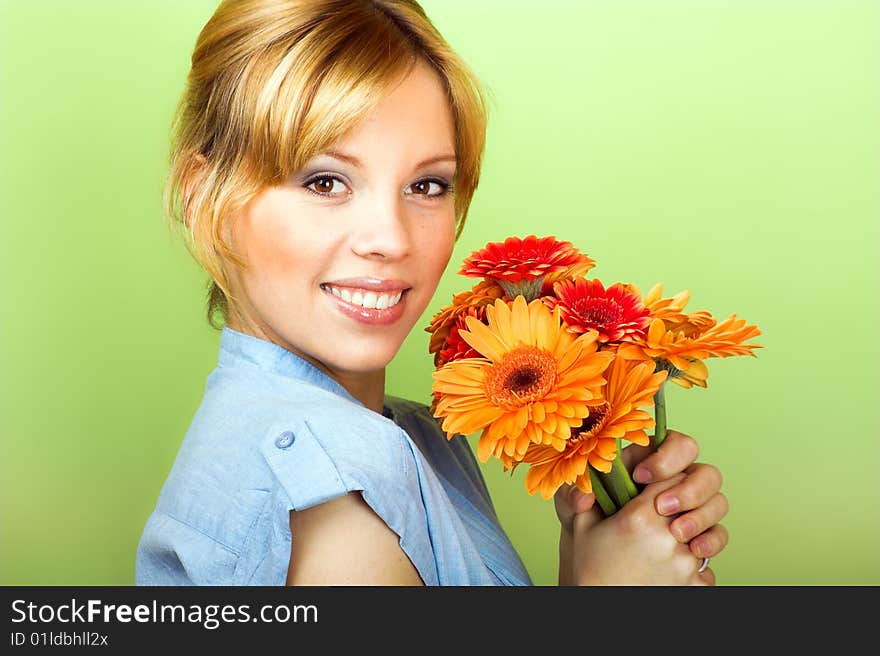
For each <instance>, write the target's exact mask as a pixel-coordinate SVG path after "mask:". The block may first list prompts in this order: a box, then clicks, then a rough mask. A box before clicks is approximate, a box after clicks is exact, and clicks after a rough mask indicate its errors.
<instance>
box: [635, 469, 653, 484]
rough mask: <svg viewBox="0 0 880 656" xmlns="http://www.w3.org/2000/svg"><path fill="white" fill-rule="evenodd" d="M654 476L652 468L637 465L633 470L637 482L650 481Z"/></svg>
mask: <svg viewBox="0 0 880 656" xmlns="http://www.w3.org/2000/svg"><path fill="white" fill-rule="evenodd" d="M652 478H654V477H653V476H652V475H651V470H650V469H648V468H647V467H636V470H635V471H634V472H633V480H634V481H635V482H636V483H650V482H651V479H652Z"/></svg>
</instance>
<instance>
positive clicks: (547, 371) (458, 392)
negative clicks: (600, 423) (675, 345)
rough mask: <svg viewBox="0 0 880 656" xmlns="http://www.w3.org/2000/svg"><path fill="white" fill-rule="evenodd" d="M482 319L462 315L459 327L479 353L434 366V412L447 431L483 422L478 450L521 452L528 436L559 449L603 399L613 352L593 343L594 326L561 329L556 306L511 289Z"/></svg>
mask: <svg viewBox="0 0 880 656" xmlns="http://www.w3.org/2000/svg"><path fill="white" fill-rule="evenodd" d="M486 320H487V323H488V325H487V324H484V323H482V322H480V321H479V320H477V319H475V318H473V317H467V318H466V319H465V321H466V324H467V328H468V329H467V330H461V331H459V333H458V334H459V335H460V336H461V337H462V338H463V339H464V340H465V341H466V342H467V343H468V344H470V345H471V346H472V347H473V348H474V349H476V350H477V351H478V352H479V353H480V354H481V355H482V356H483V357H480V358H467V359H463V360H456V361H454V362H449V363H447V364H445V365H443V366H442V367H440V368H439V369H437V370H436V371H434V386H433V390H434V392H439V393H440V395H441V398H440V399H439V400H438V401H437V402H436V404H435V413H434V414H435V416H437V417H439V418H442V420H443V423H442V428H443V430H444V431H446V433H447V435H448V436H449V438H452V436H453V435H455V434H457V433H458V434H463V435H467V434H470V433H474V432H476V431H480V430H482V434H481V436H480V441H479V444H478V447H477V455H478V457H479V458H480V460H481V461H482V462H486V460H488V459H489V456H490V455H494V456H496V457H501V456H502V454H503V455H506V456H509V457H511V458H514V459H519V458H521V457H522V456H523V455H524V454H525V452H526V448H527V447H528V445H529V444H532V443H534V444H546V445H549V446H551V447H553V448H554V449H557V450H561V449H562V448H563V447H564V446H565V442H566V440H567V439H568V438H569V437H570V435H571V428H572V427H573V426H579V425H580V424H581V423H582V420H583V419H584V418H585V417H587V416H588V415H589V414H590V406H598V405H601V404H602V403H603V399H602V388H603V386H604V385H605V379H604V378H602V372H603V371H605V369H606V368H607V367H608V364H609V363H610V361H611V360H612V359H613V358H614V355H613V354H611V353H600V352H598V350H597V347H598V342H597V341H596V335H597V334H596V332H595V331H591V332H588V333H585V334H583V335H580V336H576V335H574V334H572V333H569V332H568V331H566V330H565V328H564V326H563V325H562V321H561V317H560V314H559V310H552V311H551V310H549V309H548V308H547V307H545V306H544V304H543V303H542V302H541V301H540V300H534V301H532V302H531V303H526V300H525V298H523V297H522V296H517V297H516V298H515V299H514V300H513V301H512V302H510V303H508V302H505V301H503V300H501V299H498V300H496V301H495V303H494V305H489V306H487V307H486Z"/></svg>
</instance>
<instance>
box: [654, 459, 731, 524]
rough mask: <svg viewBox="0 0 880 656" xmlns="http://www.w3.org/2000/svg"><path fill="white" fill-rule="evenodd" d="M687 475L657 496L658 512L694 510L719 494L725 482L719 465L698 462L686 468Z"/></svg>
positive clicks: (669, 512) (671, 512)
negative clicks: (679, 482)
mask: <svg viewBox="0 0 880 656" xmlns="http://www.w3.org/2000/svg"><path fill="white" fill-rule="evenodd" d="M685 471H686V472H687V477H685V479H684V480H683V481H682V482H681V484H680V485H677V486H676V487H674V488H670V489H669V490H667V491H666V492H664V493H663V494H662V495H661V496H659V497H657V512H658V513H660V514H661V515H673V514H675V513H680V512H684V511H686V510H693V509H694V508H698V507H700V506H702V505H703V504H704V503H706V502H708V501H709V499H711V498H712V497H714V496H715V495H716V494H718V490H720V489H721V483H722V482H723V480H722V477H721V472H720V471H719V470H718V468H717V467H714V466H712V465H706V464H703V463H696V464H694V465H691V466H690V467H688V468H687V469H686V470H685Z"/></svg>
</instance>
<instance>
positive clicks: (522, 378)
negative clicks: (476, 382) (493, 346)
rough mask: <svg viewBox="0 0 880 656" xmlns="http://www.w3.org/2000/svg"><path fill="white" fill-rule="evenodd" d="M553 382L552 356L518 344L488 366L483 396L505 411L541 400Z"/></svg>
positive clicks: (554, 373)
mask: <svg viewBox="0 0 880 656" xmlns="http://www.w3.org/2000/svg"><path fill="white" fill-rule="evenodd" d="M555 384H556V358H554V357H553V356H552V355H550V354H549V353H547V352H546V351H543V350H541V349H539V348H536V347H534V346H518V347H517V348H515V349H513V350H512V351H510V352H509V353H507V354H505V356H504V357H503V358H502V360H501V362H498V363H496V364H494V365H492V367H491V368H490V369H489V374H488V376H487V378H486V396H487V397H488V398H489V400H490V401H491V402H492V403H494V404H495V405H498V406H501V407H502V408H504V409H505V410H512V409H515V408H519V407H522V406H523V405H525V404H527V403H531V402H533V401H537V400H539V399H542V398H543V397H544V396H545V395H546V394H547V392H549V391H550V390H551V389H552V388H553V386H554V385H555Z"/></svg>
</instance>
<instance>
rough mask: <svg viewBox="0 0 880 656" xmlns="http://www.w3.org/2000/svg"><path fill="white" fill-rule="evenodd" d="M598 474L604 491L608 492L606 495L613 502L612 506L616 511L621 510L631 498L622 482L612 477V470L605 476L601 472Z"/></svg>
mask: <svg viewBox="0 0 880 656" xmlns="http://www.w3.org/2000/svg"><path fill="white" fill-rule="evenodd" d="M598 474H599V478H600V479H602V483H603V484H604V485H605V489H606V490H608V495H609V496H610V497H611V498H612V499H613V500H614V504H615V505H616V506H617V508H618V509H620V508H623V507H624V506H625V505H626V504H627V502H628V501H629V500H630V498H631V497H630V496H629V492H627V489H626V486H625V485H624V484H623V481H621V480H620V479H619V477H617V476H615V475H614V469H613V468H612V469H611V471H610V472H609V473H607V474H606V473H605V472H601V471H600V472H598Z"/></svg>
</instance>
